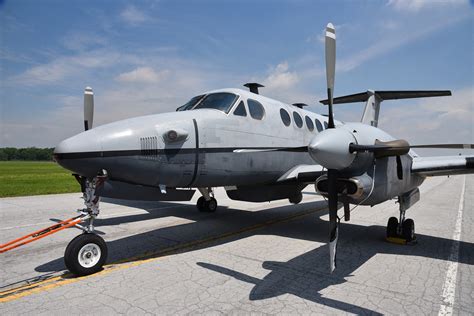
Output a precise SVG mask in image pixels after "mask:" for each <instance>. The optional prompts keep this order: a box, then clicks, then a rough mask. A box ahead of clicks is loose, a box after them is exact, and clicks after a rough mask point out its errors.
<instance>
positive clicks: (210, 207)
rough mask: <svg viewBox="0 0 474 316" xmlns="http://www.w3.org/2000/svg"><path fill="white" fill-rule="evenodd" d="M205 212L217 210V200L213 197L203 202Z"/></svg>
mask: <svg viewBox="0 0 474 316" xmlns="http://www.w3.org/2000/svg"><path fill="white" fill-rule="evenodd" d="M204 205H205V209H206V212H210V213H213V212H215V211H216V210H217V200H216V199H215V198H213V197H211V199H210V200H209V201H206V202H205V203H204Z"/></svg>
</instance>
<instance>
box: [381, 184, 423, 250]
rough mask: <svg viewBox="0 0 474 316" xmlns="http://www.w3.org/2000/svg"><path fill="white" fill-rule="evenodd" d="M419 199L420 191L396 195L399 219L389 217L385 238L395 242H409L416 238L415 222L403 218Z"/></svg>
mask: <svg viewBox="0 0 474 316" xmlns="http://www.w3.org/2000/svg"><path fill="white" fill-rule="evenodd" d="M419 199H420V191H419V190H418V189H415V190H413V191H410V192H407V193H405V194H402V195H400V196H399V197H398V203H399V204H400V219H397V218H396V217H390V218H389V219H388V223H387V240H388V241H391V242H395V243H405V244H406V243H409V242H413V241H415V240H416V236H415V222H414V221H413V220H412V219H411V218H405V212H406V210H407V209H408V208H410V207H411V206H412V205H413V204H415V203H416V202H418V200H419Z"/></svg>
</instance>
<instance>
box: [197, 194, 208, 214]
mask: <svg viewBox="0 0 474 316" xmlns="http://www.w3.org/2000/svg"><path fill="white" fill-rule="evenodd" d="M205 204H206V199H205V198H204V196H201V197H199V199H198V200H197V203H196V207H197V208H198V210H199V212H205V210H204V209H205Z"/></svg>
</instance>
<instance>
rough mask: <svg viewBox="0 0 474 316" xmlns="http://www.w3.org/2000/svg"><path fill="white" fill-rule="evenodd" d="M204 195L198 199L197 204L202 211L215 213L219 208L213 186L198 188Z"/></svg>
mask: <svg viewBox="0 0 474 316" xmlns="http://www.w3.org/2000/svg"><path fill="white" fill-rule="evenodd" d="M198 190H199V192H201V194H202V196H201V197H200V198H199V199H198V200H197V203H196V206H197V208H198V210H199V211H200V212H208V213H213V212H215V211H216V210H217V200H216V199H215V198H214V193H213V192H212V188H198Z"/></svg>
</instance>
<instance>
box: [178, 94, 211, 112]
mask: <svg viewBox="0 0 474 316" xmlns="http://www.w3.org/2000/svg"><path fill="white" fill-rule="evenodd" d="M205 96H206V95H205V94H201V95H198V96H196V97H194V98H192V99H191V100H189V101H188V103H186V104H185V105H182V106H180V107H179V108H177V109H176V111H187V110H191V109H192V108H193V107H194V106H195V105H196V104H197V103H198V102H199V101H201V100H202V99H203V98H204V97H205Z"/></svg>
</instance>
